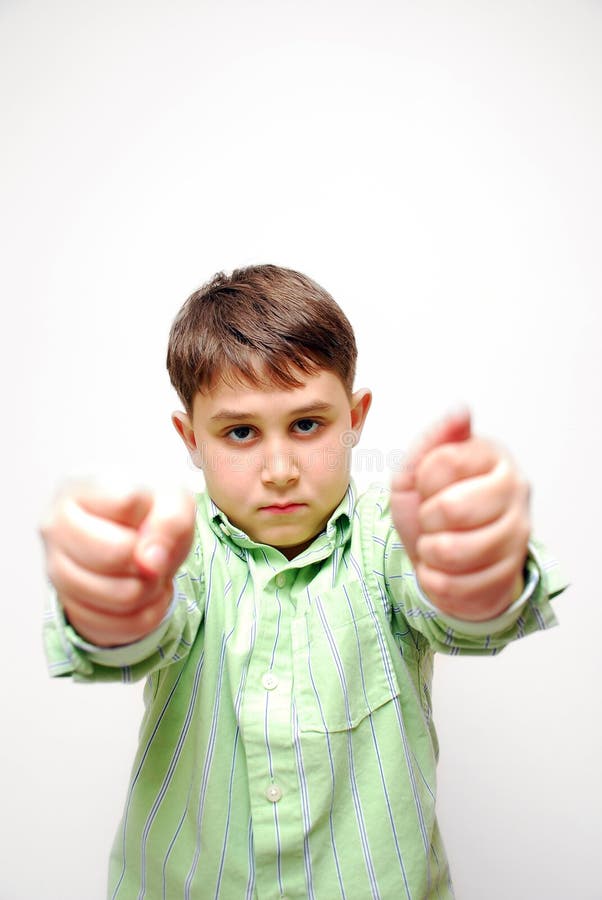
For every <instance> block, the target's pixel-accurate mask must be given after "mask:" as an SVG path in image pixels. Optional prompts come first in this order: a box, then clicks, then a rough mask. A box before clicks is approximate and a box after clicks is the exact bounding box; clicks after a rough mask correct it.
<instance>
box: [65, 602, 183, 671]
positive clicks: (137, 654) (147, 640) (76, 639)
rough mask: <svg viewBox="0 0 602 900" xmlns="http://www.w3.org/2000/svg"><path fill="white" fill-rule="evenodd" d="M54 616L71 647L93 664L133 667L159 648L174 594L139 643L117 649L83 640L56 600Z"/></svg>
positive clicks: (171, 613)
mask: <svg viewBox="0 0 602 900" xmlns="http://www.w3.org/2000/svg"><path fill="white" fill-rule="evenodd" d="M55 604H56V616H57V619H58V618H59V617H60V619H61V620H62V621H63V622H64V628H65V632H66V634H67V636H68V639H69V642H70V644H71V645H72V646H73V647H76V648H77V649H78V650H82V651H83V652H84V653H85V654H86V656H87V658H88V659H89V660H90V661H91V662H93V663H99V664H100V665H103V666H109V667H111V668H122V667H125V666H134V665H136V663H139V662H141V661H142V660H144V659H147V658H148V657H149V656H150V655H151V654H152V653H153V652H154V651H155V650H156V649H157V647H158V646H159V644H160V643H161V641H162V639H163V637H164V636H165V634H166V632H167V629H168V628H169V624H170V622H171V619H172V616H173V613H174V609H175V607H176V592H175V590H174V593H173V595H172V599H171V603H170V605H169V607H168V609H167V611H166V613H165V615H164V616H163V619H162V620H161V622H160V623H159V625H158V626H157V628H155V630H154V631H151V632H150V634H147V635H145V636H144V637H143V638H141V639H140V640H139V641H134V642H133V643H131V644H122V645H120V646H119V647H98V646H96V644H91V643H89V642H88V641H86V640H85V638H83V637H82V636H81V635H80V634H78V632H77V631H75V629H74V628H73V627H72V626H71V625H69V623H68V622H67V619H66V617H65V613H64V611H63V608H62V607H61V605H60V602H59V600H58V598H55Z"/></svg>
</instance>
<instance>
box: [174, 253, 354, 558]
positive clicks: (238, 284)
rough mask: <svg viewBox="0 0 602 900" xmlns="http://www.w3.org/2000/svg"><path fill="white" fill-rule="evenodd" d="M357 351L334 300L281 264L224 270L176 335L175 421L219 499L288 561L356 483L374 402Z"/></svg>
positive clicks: (195, 298) (182, 317) (196, 298)
mask: <svg viewBox="0 0 602 900" xmlns="http://www.w3.org/2000/svg"><path fill="white" fill-rule="evenodd" d="M356 355H357V350H356V344H355V338H354V335H353V330H352V328H351V325H350V324H349V321H348V320H347V318H346V316H345V315H344V313H343V312H342V310H341V309H340V308H339V307H338V305H337V304H336V303H335V302H334V300H333V299H332V297H331V296H330V295H329V294H328V293H327V292H326V291H324V290H323V289H322V288H320V287H319V286H318V285H317V284H316V283H315V282H314V281H312V280H311V279H309V278H307V277H306V276H304V275H301V274H300V273H298V272H294V271H292V270H290V269H282V268H279V267H277V266H269V265H266V266H253V267H249V268H247V269H238V270H236V271H234V272H233V273H232V275H230V276H226V275H223V274H219V275H216V276H215V277H214V278H213V280H212V281H211V282H209V283H208V284H207V285H205V286H204V287H203V288H201V289H200V290H199V291H196V292H195V293H194V294H192V295H191V297H189V298H188V300H187V301H186V303H185V304H184V306H183V308H182V309H181V311H180V313H179V314H178V316H177V317H176V320H175V322H174V324H173V326H172V329H171V333H170V339H169V349H168V354H167V366H168V370H169V374H170V377H171V380H172V384H173V385H174V387H175V388H176V390H177V392H178V394H179V396H180V398H181V400H182V402H183V404H184V406H185V410H186V411H185V412H177V413H174V416H173V422H174V425H175V427H176V429H177V431H178V433H179V434H180V436H181V437H182V439H183V440H184V443H185V444H186V446H187V448H188V450H189V452H190V454H191V457H192V459H193V461H194V462H195V464H196V465H198V466H199V467H200V468H202V469H203V471H204V475H205V481H206V484H207V490H208V492H209V494H210V496H211V497H212V499H213V500H214V502H215V503H216V504H217V506H218V507H219V508H220V509H221V510H222V511H223V512H225V513H226V515H227V516H228V518H229V519H230V520H231V521H232V522H233V524H235V525H237V526H238V527H240V528H241V529H242V530H243V531H245V532H246V533H247V534H248V535H249V537H251V538H252V539H253V540H256V541H258V542H261V543H265V544H270V545H272V546H275V547H278V548H279V549H281V550H282V552H283V553H284V554H285V555H286V556H288V557H289V558H292V556H294V555H296V554H297V553H299V552H300V551H301V550H302V549H303V548H304V547H306V546H308V544H309V543H311V541H312V540H313V538H314V537H315V536H316V535H317V534H318V533H319V532H320V531H322V530H323V528H324V526H325V525H326V522H327V521H328V519H329V517H330V515H331V513H332V512H333V510H334V509H335V508H336V506H337V505H338V503H339V502H340V500H341V499H342V497H343V496H344V494H345V491H346V490H347V486H348V484H349V474H350V447H351V446H353V445H354V444H355V443H356V441H357V438H359V434H360V432H361V429H362V426H363V423H364V420H365V417H366V414H367V412H368V409H369V406H370V400H371V395H370V392H369V391H367V390H362V391H356V392H355V393H352V389H353V378H354V374H355V361H356Z"/></svg>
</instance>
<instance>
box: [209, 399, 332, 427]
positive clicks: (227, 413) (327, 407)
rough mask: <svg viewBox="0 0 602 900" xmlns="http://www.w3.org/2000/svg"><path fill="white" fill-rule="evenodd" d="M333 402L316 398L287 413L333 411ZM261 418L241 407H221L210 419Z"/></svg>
mask: <svg viewBox="0 0 602 900" xmlns="http://www.w3.org/2000/svg"><path fill="white" fill-rule="evenodd" d="M333 408H334V407H333V405H332V403H326V402H324V401H323V400H316V402H315V403H308V404H306V405H305V406H298V407H296V408H295V409H291V410H289V411H288V413H287V415H289V416H307V415H309V414H310V413H317V412H331V411H332V409H333ZM257 418H259V416H258V414H257V413H256V412H249V411H246V410H241V409H219V410H218V411H217V412H216V413H215V415H213V416H211V417H210V419H209V421H210V422H216V421H222V420H223V419H227V420H231V419H238V420H239V421H243V420H244V419H257Z"/></svg>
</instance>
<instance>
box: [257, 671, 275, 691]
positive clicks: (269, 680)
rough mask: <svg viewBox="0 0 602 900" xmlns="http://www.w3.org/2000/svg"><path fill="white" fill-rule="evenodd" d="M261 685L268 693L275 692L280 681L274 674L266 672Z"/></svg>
mask: <svg viewBox="0 0 602 900" xmlns="http://www.w3.org/2000/svg"><path fill="white" fill-rule="evenodd" d="M261 683H262V685H263V686H264V688H265V689H266V691H273V690H274V688H277V687H278V679H277V678H276V676H275V675H274V674H273V673H272V672H266V673H265V675H263V676H262V679H261Z"/></svg>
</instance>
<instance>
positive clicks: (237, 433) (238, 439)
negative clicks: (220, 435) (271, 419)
mask: <svg viewBox="0 0 602 900" xmlns="http://www.w3.org/2000/svg"><path fill="white" fill-rule="evenodd" d="M226 437H227V438H229V439H230V440H231V441H234V443H235V444H247V443H248V442H249V441H250V440H251V438H252V437H253V429H252V428H251V426H250V425H237V426H236V428H231V429H230V431H228V432H227V433H226Z"/></svg>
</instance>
